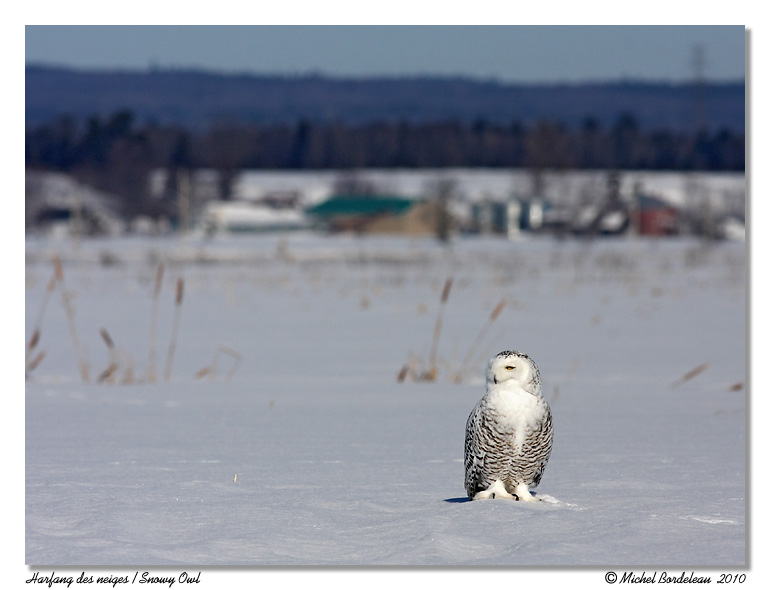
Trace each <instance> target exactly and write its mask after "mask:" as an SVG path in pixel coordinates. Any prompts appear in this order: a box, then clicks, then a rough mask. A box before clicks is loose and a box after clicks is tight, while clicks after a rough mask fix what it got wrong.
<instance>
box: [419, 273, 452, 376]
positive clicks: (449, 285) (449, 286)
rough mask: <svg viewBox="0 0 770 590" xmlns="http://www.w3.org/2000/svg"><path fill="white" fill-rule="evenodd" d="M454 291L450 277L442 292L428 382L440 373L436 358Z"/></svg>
mask: <svg viewBox="0 0 770 590" xmlns="http://www.w3.org/2000/svg"><path fill="white" fill-rule="evenodd" d="M451 290H452V277H449V278H448V279H447V280H446V282H445V283H444V289H443V290H442V291H441V303H440V305H439V308H438V316H437V317H436V325H435V327H434V328H433V342H432V343H431V347H430V356H429V357H428V371H427V373H426V374H425V380H426V381H433V380H435V378H436V374H437V373H438V367H437V366H436V357H437V354H438V342H439V338H440V337H441V329H442V327H443V323H444V307H445V306H446V302H447V300H448V299H449V293H450V292H451Z"/></svg>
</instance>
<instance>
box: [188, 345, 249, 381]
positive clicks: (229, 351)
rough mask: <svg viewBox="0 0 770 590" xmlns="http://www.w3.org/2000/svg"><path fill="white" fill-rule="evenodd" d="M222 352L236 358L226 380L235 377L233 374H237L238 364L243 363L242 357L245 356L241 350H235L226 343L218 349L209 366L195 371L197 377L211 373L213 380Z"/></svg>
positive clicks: (200, 377) (201, 377)
mask: <svg viewBox="0 0 770 590" xmlns="http://www.w3.org/2000/svg"><path fill="white" fill-rule="evenodd" d="M222 354H225V355H227V356H229V357H230V358H232V359H233V360H234V362H233V366H232V367H231V368H230V370H229V371H228V373H227V375H226V376H225V381H230V379H232V378H233V375H235V372H236V371H237V370H238V366H239V365H240V364H241V359H242V358H243V357H241V354H240V353H239V352H237V351H235V350H233V349H232V348H230V347H229V346H224V345H222V346H220V347H219V348H218V349H217V351H216V352H215V353H214V358H213V359H212V361H211V364H210V365H208V366H207V367H203V368H202V369H201V370H200V371H198V372H197V373H195V378H196V379H203V377H205V376H206V375H210V376H211V377H210V378H211V379H212V380H213V379H214V378H215V377H216V375H217V374H218V369H219V357H220V356H221V355H222Z"/></svg>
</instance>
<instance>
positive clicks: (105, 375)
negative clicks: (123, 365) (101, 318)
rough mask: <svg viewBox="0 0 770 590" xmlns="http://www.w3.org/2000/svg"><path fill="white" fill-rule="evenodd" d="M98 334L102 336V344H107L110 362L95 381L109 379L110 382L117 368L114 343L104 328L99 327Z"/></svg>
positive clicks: (100, 381) (113, 379) (101, 381)
mask: <svg viewBox="0 0 770 590" xmlns="http://www.w3.org/2000/svg"><path fill="white" fill-rule="evenodd" d="M99 335H100V336H101V337H102V340H104V344H105V345H106V346H107V351H108V352H109V360H110V364H109V366H108V367H107V368H106V369H105V370H104V371H102V373H101V374H100V375H99V378H98V379H97V381H98V382H99V383H103V382H104V381H107V380H109V382H110V383H114V382H115V372H116V371H117V370H118V360H117V353H116V352H115V343H114V342H113V341H112V337H111V336H110V334H109V332H107V330H106V329H105V328H100V329H99Z"/></svg>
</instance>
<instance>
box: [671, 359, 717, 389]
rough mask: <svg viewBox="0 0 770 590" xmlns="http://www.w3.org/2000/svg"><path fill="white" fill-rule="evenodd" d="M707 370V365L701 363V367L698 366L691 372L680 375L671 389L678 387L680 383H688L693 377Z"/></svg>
mask: <svg viewBox="0 0 770 590" xmlns="http://www.w3.org/2000/svg"><path fill="white" fill-rule="evenodd" d="M708 368H709V364H708V363H703V364H702V365H698V366H697V367H695V368H694V369H693V370H692V371H688V372H687V373H685V374H684V375H682V376H681V377H680V378H679V379H677V380H676V381H674V382H673V383H672V384H671V388H672V389H673V388H674V387H679V386H680V385H681V384H682V383H685V382H687V381H689V380H690V379H693V378H694V377H697V376H698V375H700V374H701V373H702V372H703V371H705V370H706V369H708Z"/></svg>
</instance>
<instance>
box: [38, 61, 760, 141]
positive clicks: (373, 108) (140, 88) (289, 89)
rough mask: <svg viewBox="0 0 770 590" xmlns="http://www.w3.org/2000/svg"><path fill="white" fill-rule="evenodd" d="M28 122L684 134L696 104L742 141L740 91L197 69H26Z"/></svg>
mask: <svg viewBox="0 0 770 590" xmlns="http://www.w3.org/2000/svg"><path fill="white" fill-rule="evenodd" d="M25 88H26V123H27V125H28V126H33V125H39V124H41V123H48V122H51V121H52V120H54V119H55V118H57V117H60V116H62V115H70V116H72V117H74V118H75V119H76V120H83V119H85V118H86V117H89V116H92V115H100V116H107V115H110V114H112V113H114V112H115V111H116V110H118V109H123V108H127V109H130V110H131V111H133V112H134V114H135V115H136V117H137V118H138V119H139V120H140V121H145V122H157V123H158V124H179V125H181V126H185V127H188V128H190V129H198V130H201V129H204V128H207V127H209V126H211V125H212V124H216V123H224V122H227V123H239V124H243V123H267V124H275V123H292V124H294V123H296V122H298V121H300V120H303V119H304V120H308V121H311V122H332V121H338V122H343V123H353V124H355V123H365V122H371V121H409V122H429V121H438V120H440V121H459V122H463V123H468V122H473V121H480V120H483V121H487V122H490V123H498V124H500V123H502V124H510V123H514V122H518V123H522V124H528V123H531V122H533V121H537V120H550V121H558V122H561V123H564V124H566V125H568V126H580V125H583V123H584V122H585V121H586V119H587V118H589V117H590V118H592V119H594V120H595V121H596V122H597V123H598V124H599V125H602V126H611V125H613V124H614V123H615V122H616V121H617V120H618V118H619V117H620V116H621V115H622V114H624V113H627V114H631V115H632V116H633V117H634V119H635V120H636V123H637V125H638V126H639V127H640V128H641V129H644V130H655V129H666V130H669V131H690V130H692V129H693V127H694V125H695V121H696V115H695V113H696V112H698V109H697V108H696V104H700V107H701V110H700V113H701V115H700V116H701V120H702V121H704V122H705V123H706V124H707V125H708V127H709V128H710V129H712V130H716V129H721V128H726V129H729V130H730V131H732V132H733V133H739V134H744V133H745V84H744V82H743V81H739V82H735V83H708V84H705V85H703V86H702V87H701V88H700V89H699V91H700V96H701V97H702V100H701V102H700V103H697V102H696V95H697V93H696V89H695V88H694V87H693V85H691V84H671V83H654V82H624V81H621V82H612V83H580V84H505V83H501V82H495V81H480V80H474V79H469V78H448V77H435V78H433V77H410V78H361V79H343V78H331V77H323V76H310V75H308V76H262V75H237V74H219V73H212V72H205V71H197V70H150V71H96V70H93V71H91V70H73V69H66V68H60V67H47V66H41V65H28V66H27V67H26V78H25Z"/></svg>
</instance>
